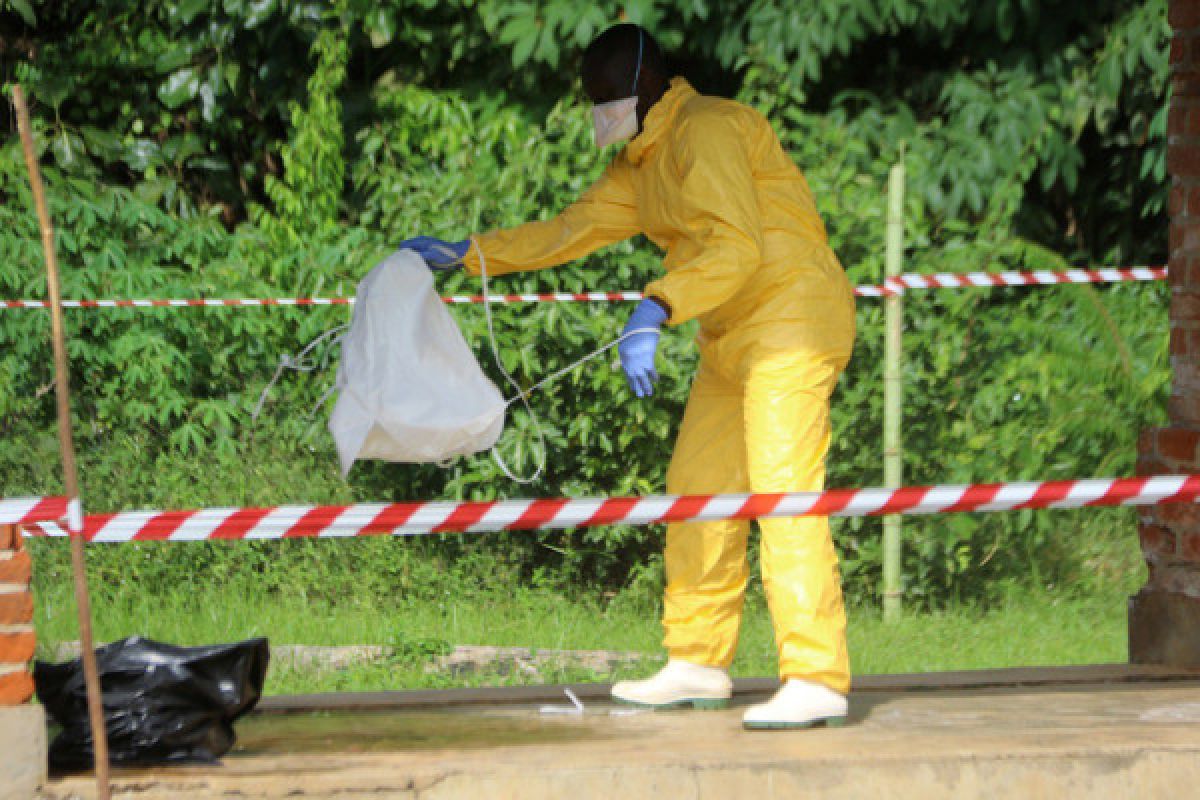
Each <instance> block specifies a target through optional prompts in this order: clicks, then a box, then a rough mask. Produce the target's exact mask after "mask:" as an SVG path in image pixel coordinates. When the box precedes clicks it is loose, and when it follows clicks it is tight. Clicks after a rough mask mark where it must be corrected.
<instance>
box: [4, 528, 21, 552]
mask: <svg viewBox="0 0 1200 800" xmlns="http://www.w3.org/2000/svg"><path fill="white" fill-rule="evenodd" d="M20 549H21V537H20V536H18V535H17V526H16V525H0V550H20Z"/></svg>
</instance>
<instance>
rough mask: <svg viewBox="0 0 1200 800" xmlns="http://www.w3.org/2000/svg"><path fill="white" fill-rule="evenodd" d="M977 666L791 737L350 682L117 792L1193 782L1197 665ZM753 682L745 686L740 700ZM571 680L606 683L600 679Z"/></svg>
mask: <svg viewBox="0 0 1200 800" xmlns="http://www.w3.org/2000/svg"><path fill="white" fill-rule="evenodd" d="M989 674H990V675H1000V677H996V678H994V679H990V678H989V679H983V678H981V677H980V676H981V675H983V674H982V673H960V674H958V676H957V677H955V676H943V679H942V680H941V685H942V687H943V688H940V689H939V688H934V687H935V686H936V685H938V683H937V681H938V676H936V675H927V676H920V677H914V678H912V679H908V680H907V681H906V680H905V679H904V678H903V677H901V678H899V679H893V680H892V681H891V683H890V684H889V683H888V681H887V679H875V681H874V686H871V685H868V686H866V687H865V688H861V689H859V690H856V692H855V693H854V694H853V696H852V701H851V713H852V723H853V724H852V725H850V726H848V727H846V728H842V729H836V730H814V731H807V732H794V733H778V732H763V733H747V732H744V731H743V730H742V729H741V725H740V721H741V711H740V709H736V708H735V709H731V710H729V711H724V712H659V713H654V712H645V713H637V714H620V715H614V714H612V713H611V712H613V711H614V710H617V709H614V708H613V707H611V706H608V705H607V704H603V703H599V702H588V704H587V710H586V712H585V713H584V714H583V715H581V716H568V715H543V714H539V713H538V705H539V704H540V703H541V702H542V701H543V700H544V699H545V698H546V696H547V694H546V691H545V690H540V691H539V690H530V691H527V692H522V691H521V690H504V691H497V692H494V693H491V695H490V696H491V697H492V699H494V700H495V701H496V702H497V703H502V704H492V705H487V704H484V703H486V700H487V699H488V697H489V693H488V692H486V691H482V692H481V691H478V690H476V691H475V692H473V693H470V695H471V697H473V698H474V699H473V700H472V701H470V702H471V703H473V704H462V705H454V704H453V701H451V703H449V704H443V705H442V707H436V704H435V703H433V702H432V699H431V697H430V695H431V693H419V694H418V693H413V694H411V695H409V696H408V701H407V702H406V701H404V700H403V699H401V700H399V701H396V702H393V704H392V706H391V707H390V708H389V709H388V710H377V711H361V710H360V711H350V710H346V709H347V708H361V707H362V706H363V705H368V706H370V705H372V701H370V700H368V701H367V702H365V703H364V702H363V699H362V698H358V699H355V697H354V696H349V697H347V698H346V699H344V700H342V701H340V702H342V706H343V710H334V711H324V712H321V713H319V714H316V715H313V714H307V715H300V714H263V715H258V716H256V717H254V718H251V719H249V720H247V721H246V722H245V723H244V724H243V725H241V726H240V727H239V735H240V737H241V742H240V745H239V748H240V749H239V751H238V752H236V753H235V754H231V755H230V756H229V757H227V758H226V759H225V763H224V765H223V766H220V767H189V768H176V769H171V770H131V771H124V770H118V771H117V773H116V778H115V781H114V788H115V792H114V796H115V797H118V798H137V799H138V800H143V799H144V800H149V799H150V798H171V800H188V799H189V798H201V797H203V798H213V797H222V796H224V797H255V798H284V797H289V798H292V797H302V798H318V797H320V798H325V797H339V798H345V797H355V796H358V795H369V796H371V797H374V798H425V799H426V800H430V799H433V798H438V799H440V798H459V797H469V798H472V799H473V800H482V799H484V798H486V799H488V800H490V799H491V798H522V800H539V799H540V798H547V799H548V798H556V799H557V798H564V797H570V798H572V800H589V799H590V798H629V799H630V800H633V799H635V798H672V799H674V798H681V799H690V798H697V799H698V798H756V799H757V798H826V799H829V800H838V799H839V798H920V799H921V800H936V799H937V798H955V799H956V800H969V799H970V798H985V797H986V798H995V797H1020V798H1030V799H1031V800H1032V799H1036V798H1055V799H1056V800H1057V798H1064V797H1105V798H1155V797H1171V798H1178V797H1185V796H1195V795H1196V794H1197V792H1200V788H1198V787H1200V724H1198V723H1200V676H1197V675H1180V674H1178V673H1176V674H1173V675H1170V676H1168V675H1167V674H1166V673H1163V674H1162V675H1160V676H1158V677H1156V676H1155V674H1154V673H1153V672H1152V671H1151V672H1149V673H1147V672H1138V671H1137V670H1136V668H1134V669H1133V671H1129V670H1128V668H1110V669H1109V672H1107V673H1106V672H1104V671H1103V670H1100V671H1096V670H1092V671H1091V672H1088V671H1082V672H1081V671H1075V672H1071V671H1069V670H1068V671H1058V672H1057V675H1058V679H1055V678H1054V675H1055V674H1056V671H1054V670H1041V671H1009V672H1004V671H1002V672H1001V673H989ZM964 675H966V676H968V677H967V678H964V677H963V676H964ZM1003 675H1007V676H1008V679H1007V680H1005V679H1004V678H1003ZM1039 676H1040V677H1039ZM1114 676H1116V677H1115V678H1114ZM1122 676H1123V677H1122ZM870 683H871V682H870V681H868V684H870ZM765 686H766V684H763V685H759V684H752V685H749V686H747V685H745V684H744V685H743V687H742V688H743V689H744V691H741V692H739V695H738V697H737V702H738V705H745V704H746V703H748V702H751V701H754V700H757V699H758V697H760V696H761V695H762V689H763V688H765ZM947 687H948V688H947ZM583 691H584V694H585V695H602V692H603V687H588V688H586V689H584V690H583ZM459 694H460V696H462V695H463V693H459ZM522 694H524V695H525V696H526V702H524V703H522V702H518V701H517V700H516V698H518V697H520V696H521V695H522ZM433 696H434V697H436V695H433ZM444 696H445V697H449V698H453V696H454V695H453V693H451V694H450V695H444ZM338 702H339V701H338V700H337V699H332V700H331V699H328V698H327V699H326V702H325V703H324V705H325V707H326V708H334V709H337V708H338ZM565 702H566V701H565V699H559V700H557V701H556V703H557V704H560V705H561V704H564V703H565ZM316 705H320V703H317V704H316ZM374 705H375V707H377V708H381V707H383V706H384V705H385V704H384V703H383V702H382V701H377V702H375V703H374ZM286 706H288V701H286V700H275V701H273V703H272V704H269V708H271V707H273V708H275V709H276V710H280V709H281V708H282V707H286ZM293 707H294V704H293ZM92 796H94V795H93V792H92V784H91V782H90V780H89V779H88V778H87V777H83V776H75V777H67V778H58V779H52V780H51V781H50V782H49V783H48V784H47V785H46V786H45V787H44V789H43V792H42V793H41V794H40V795H39V797H41V798H43V800H66V798H87V797H92Z"/></svg>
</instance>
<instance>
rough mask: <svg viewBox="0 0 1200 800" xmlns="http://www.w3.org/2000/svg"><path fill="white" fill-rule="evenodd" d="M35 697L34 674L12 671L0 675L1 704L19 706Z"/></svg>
mask: <svg viewBox="0 0 1200 800" xmlns="http://www.w3.org/2000/svg"><path fill="white" fill-rule="evenodd" d="M32 697H33V675H31V674H30V673H29V672H10V673H9V674H8V675H0V706H19V705H21V704H23V703H28V702H29V700H30V699H31V698H32Z"/></svg>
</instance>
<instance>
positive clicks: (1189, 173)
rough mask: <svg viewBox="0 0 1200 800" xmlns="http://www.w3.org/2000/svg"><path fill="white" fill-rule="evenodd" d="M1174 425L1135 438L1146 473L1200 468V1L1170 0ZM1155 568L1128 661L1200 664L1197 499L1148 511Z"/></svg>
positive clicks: (1141, 598) (1145, 539) (1148, 551)
mask: <svg viewBox="0 0 1200 800" xmlns="http://www.w3.org/2000/svg"><path fill="white" fill-rule="evenodd" d="M1169 19H1170V22H1171V27H1172V29H1173V30H1174V35H1173V37H1172V41H1171V107H1170V110H1169V116H1168V119H1167V170H1168V172H1169V173H1170V175H1171V190H1170V201H1169V208H1168V210H1169V212H1170V215H1171V223H1170V239H1169V264H1168V266H1169V268H1170V284H1171V367H1172V369H1173V371H1174V380H1173V382H1172V387H1171V400H1170V403H1169V404H1168V409H1167V410H1168V416H1169V419H1170V425H1169V426H1168V427H1166V428H1158V429H1155V430H1150V431H1146V432H1144V433H1143V434H1142V436H1141V440H1140V442H1139V444H1138V456H1139V457H1138V472H1139V474H1142V475H1153V474H1164V473H1184V472H1187V473H1197V472H1200V452H1198V448H1200V0H1171V2H1170V11H1169ZM1138 537H1139V539H1140V540H1141V544H1142V552H1143V554H1144V555H1145V557H1146V563H1147V565H1148V567H1149V577H1148V579H1147V581H1146V586H1145V587H1144V588H1143V589H1142V590H1141V591H1140V592H1139V593H1138V594H1137V595H1136V596H1134V597H1133V598H1132V600H1131V602H1130V616H1129V655H1130V659H1131V660H1133V661H1135V662H1142V663H1165V664H1173V665H1179V666H1200V506H1196V505H1190V504H1187V505H1170V506H1162V507H1161V508H1157V509H1150V510H1148V511H1147V512H1146V513H1143V514H1142V516H1141V521H1140V524H1139V528H1138Z"/></svg>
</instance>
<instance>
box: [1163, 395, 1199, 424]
mask: <svg viewBox="0 0 1200 800" xmlns="http://www.w3.org/2000/svg"><path fill="white" fill-rule="evenodd" d="M1167 416H1168V417H1170V419H1171V421H1172V422H1182V423H1192V424H1197V423H1200V396H1197V395H1195V394H1191V395H1188V394H1180V393H1178V392H1174V393H1172V394H1171V399H1170V400H1168V401H1167Z"/></svg>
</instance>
